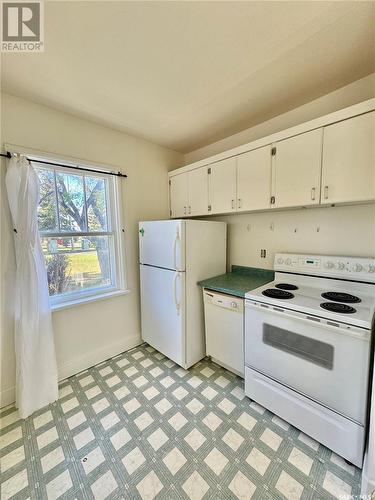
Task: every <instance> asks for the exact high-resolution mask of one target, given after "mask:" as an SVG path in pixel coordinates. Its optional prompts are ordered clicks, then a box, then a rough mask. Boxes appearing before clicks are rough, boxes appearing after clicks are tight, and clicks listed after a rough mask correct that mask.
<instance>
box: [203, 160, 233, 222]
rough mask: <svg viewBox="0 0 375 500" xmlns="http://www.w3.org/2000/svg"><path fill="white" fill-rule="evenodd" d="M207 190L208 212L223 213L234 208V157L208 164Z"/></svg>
mask: <svg viewBox="0 0 375 500" xmlns="http://www.w3.org/2000/svg"><path fill="white" fill-rule="evenodd" d="M209 168H211V174H210V175H209V179H208V186H209V189H208V192H209V200H210V205H211V211H210V213H213V214H223V213H226V212H235V210H236V158H227V159H226V160H222V161H219V162H217V163H213V164H212V165H210V167H209Z"/></svg>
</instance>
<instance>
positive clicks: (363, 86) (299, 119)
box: [172, 73, 375, 170]
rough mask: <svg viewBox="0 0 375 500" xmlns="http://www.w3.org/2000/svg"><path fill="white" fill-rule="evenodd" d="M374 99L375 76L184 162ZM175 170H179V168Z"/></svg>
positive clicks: (191, 155) (197, 152) (198, 152)
mask: <svg viewBox="0 0 375 500" xmlns="http://www.w3.org/2000/svg"><path fill="white" fill-rule="evenodd" d="M372 97H375V73H372V74H371V75H368V76H366V77H365V78H361V79H360V80H357V81H355V82H353V83H350V84H349V85H346V86H345V87H342V88H341V89H338V90H335V91H334V92H331V93H330V94H327V95H325V96H323V97H319V98H318V99H315V100H314V101H311V102H309V103H307V104H304V105H303V106H300V107H298V108H295V109H293V110H291V111H288V112H287V113H283V114H282V115H278V116H276V117H274V118H271V119H270V120H267V121H265V122H263V123H260V124H259V125H256V126H255V127H251V128H248V129H245V130H243V131H242V132H239V133H238V134H234V135H231V136H229V137H226V138H225V139H223V140H221V141H218V142H214V143H212V144H209V145H208V146H205V147H203V148H200V149H197V150H195V151H191V152H190V153H188V154H186V155H185V156H184V163H185V165H188V164H189V163H193V162H195V161H198V160H202V159H204V158H207V157H209V156H212V155H214V154H217V153H222V152H223V151H226V150H227V149H231V148H234V147H236V146H241V145H242V144H246V143H248V142H251V141H255V140H256V139H260V138H261V137H265V136H267V135H270V134H273V133H275V132H279V131H281V130H284V129H286V128H289V127H293V126H295V125H298V124H300V123H303V122H307V121H309V120H313V119H314V118H318V117H319V116H323V115H326V114H328V113H333V112H334V111H338V110H339V109H343V108H346V107H347V106H351V105H352V104H357V103H359V102H362V101H365V100H366V99H371V98H372ZM175 168H177V166H176V167H175ZM172 170H173V169H172Z"/></svg>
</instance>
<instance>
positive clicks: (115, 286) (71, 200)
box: [33, 162, 125, 308]
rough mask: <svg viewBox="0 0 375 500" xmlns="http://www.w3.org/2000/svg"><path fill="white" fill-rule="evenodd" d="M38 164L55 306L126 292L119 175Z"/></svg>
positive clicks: (41, 221)
mask: <svg viewBox="0 0 375 500" xmlns="http://www.w3.org/2000/svg"><path fill="white" fill-rule="evenodd" d="M33 166H34V168H35V170H36V172H37V174H38V177H39V182H40V201H39V207H38V223H39V232H40V237H41V244H42V250H43V254H44V259H45V263H46V269H47V277H48V288H49V295H50V297H51V302H52V307H55V308H58V307H61V306H62V305H63V304H67V303H74V302H82V301H86V300H89V299H90V298H94V297H95V298H97V297H98V296H103V295H105V294H113V293H115V292H116V291H120V290H123V289H124V288H125V283H124V272H123V266H122V251H121V247H122V244H121V243H122V239H123V238H122V230H121V227H120V216H119V215H120V208H119V193H118V186H117V182H118V181H117V178H116V177H113V176H111V175H106V174H103V173H98V174H96V173H92V172H87V173H85V172H83V171H73V170H71V169H64V168H60V167H45V166H43V167H41V166H40V164H38V163H37V162H34V163H33Z"/></svg>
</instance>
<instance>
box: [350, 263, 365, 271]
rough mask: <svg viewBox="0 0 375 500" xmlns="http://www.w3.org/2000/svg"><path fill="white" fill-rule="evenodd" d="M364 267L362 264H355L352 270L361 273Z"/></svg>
mask: <svg viewBox="0 0 375 500" xmlns="http://www.w3.org/2000/svg"><path fill="white" fill-rule="evenodd" d="M362 269H363V267H362V266H361V264H353V265H352V266H351V270H352V271H353V272H355V273H359V272H360V271H362Z"/></svg>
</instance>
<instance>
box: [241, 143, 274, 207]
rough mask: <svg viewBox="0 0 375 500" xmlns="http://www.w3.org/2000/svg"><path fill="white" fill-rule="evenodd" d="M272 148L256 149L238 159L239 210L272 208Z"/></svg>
mask: <svg viewBox="0 0 375 500" xmlns="http://www.w3.org/2000/svg"><path fill="white" fill-rule="evenodd" d="M270 197H271V146H265V147H263V148H259V149H254V151H249V152H248V153H245V154H243V155H240V156H238V157H237V209H238V211H246V210H263V209H265V208H269V207H270Z"/></svg>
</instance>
